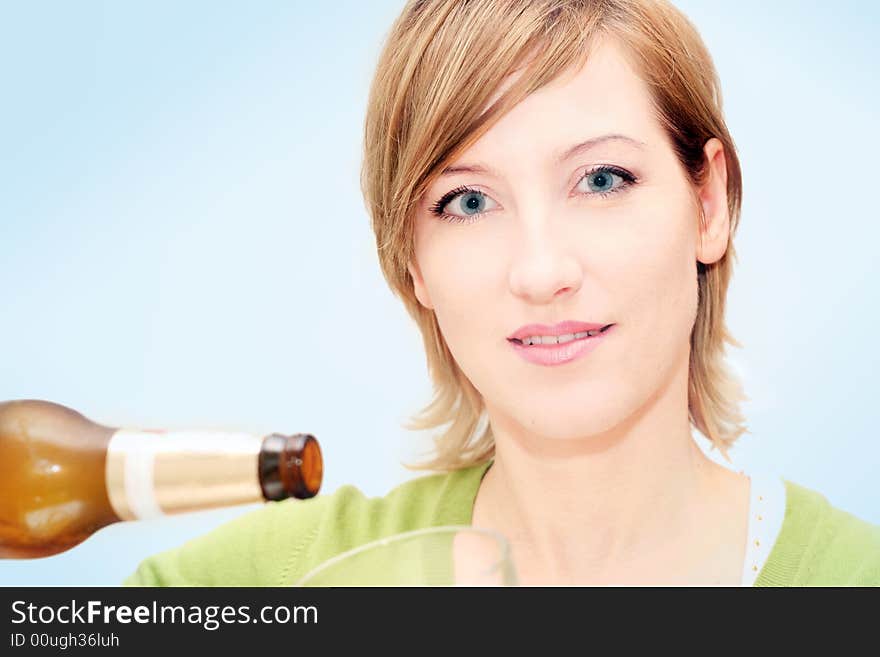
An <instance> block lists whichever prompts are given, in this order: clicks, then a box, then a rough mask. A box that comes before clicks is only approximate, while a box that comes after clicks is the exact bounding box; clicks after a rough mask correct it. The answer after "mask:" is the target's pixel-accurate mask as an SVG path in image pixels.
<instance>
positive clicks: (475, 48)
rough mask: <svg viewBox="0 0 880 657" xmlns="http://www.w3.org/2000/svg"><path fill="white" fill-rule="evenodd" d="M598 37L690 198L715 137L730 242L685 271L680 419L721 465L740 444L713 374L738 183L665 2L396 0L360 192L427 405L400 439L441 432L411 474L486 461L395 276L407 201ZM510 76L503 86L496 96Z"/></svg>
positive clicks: (479, 416) (406, 234)
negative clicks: (421, 370)
mask: <svg viewBox="0 0 880 657" xmlns="http://www.w3.org/2000/svg"><path fill="white" fill-rule="evenodd" d="M606 34H607V35H609V36H612V37H615V38H617V39H618V40H619V42H620V43H622V44H623V45H625V46H627V48H626V52H627V55H628V56H629V57H631V62H632V64H633V65H634V67H635V68H636V70H638V72H639V73H640V74H641V76H642V77H643V79H644V80H645V81H646V82H647V84H648V85H649V88H650V90H651V93H652V100H653V105H654V108H655V113H656V117H657V119H658V120H659V121H660V123H661V125H662V126H663V128H664V130H665V131H666V134H667V135H668V136H669V139H670V142H671V144H672V146H673V148H674V150H675V153H676V155H677V157H678V159H679V161H680V162H681V164H682V166H683V169H684V170H685V172H686V173H687V175H688V177H689V179H690V181H691V183H692V186H693V189H696V186H698V185H700V184H701V183H702V182H704V180H705V176H706V173H707V167H706V164H707V162H706V159H705V156H704V152H703V147H704V145H705V143H706V141H707V140H708V139H710V138H712V137H716V138H718V139H719V140H720V141H721V142H722V144H723V146H724V153H725V158H726V163H727V200H728V208H729V212H730V235H731V240H730V242H729V243H728V249H727V252H726V253H725V254H724V256H723V257H722V258H721V259H720V260H719V261H717V262H715V263H712V264H710V265H704V264H703V263H697V267H696V269H697V278H698V287H699V291H698V296H699V299H698V309H697V315H696V319H695V323H694V327H693V330H692V332H691V336H690V343H691V351H690V368H689V369H690V371H689V382H688V413H689V419H690V422H691V424H692V425H693V426H694V427H695V428H697V429H698V430H699V431H700V433H702V434H703V436H705V437H706V438H707V439H709V440H710V441H711V443H712V445H713V448H714V447H717V448H719V450H720V451H721V453H722V454H723V455H724V457H725V458H726V459H727V460H728V461H729V460H730V459H729V456H728V454H727V449H728V448H729V447H730V446H731V445H733V443H734V441H736V439H737V438H738V437H739V436H740V435H741V434H742V433H743V432H747V430H746V428H745V426H744V425H743V419H744V418H743V415H742V414H741V412H740V409H739V402H740V401H742V400H745V399H748V397H746V396H745V395H744V394H743V391H742V386H741V384H740V382H739V381H738V380H737V378H736V377H735V376H734V374H733V373H732V372H731V371H729V369H728V367H727V366H726V364H725V362H724V350H725V347H724V343H725V342H727V343H729V344H731V345H734V346H736V347H741V345H740V344H739V343H738V342H737V341H736V340H734V339H733V337H732V335H731V334H730V333H729V332H728V331H727V329H726V326H725V323H724V309H725V299H726V295H727V287H728V283H729V280H730V276H731V273H732V267H733V264H732V261H731V259H735V258H736V254H735V251H734V248H733V241H732V238H733V235H734V233H735V231H736V227H737V225H738V222H739V214H740V206H741V197H742V175H741V171H740V166H739V160H738V158H737V154H736V149H735V147H734V143H733V140H732V139H731V137H730V135H729V133H728V131H727V126H726V125H725V122H724V118H723V114H722V109H721V105H722V102H721V87H720V83H719V80H718V76H717V73H716V71H715V68H714V65H713V63H712V59H711V57H710V55H709V52H708V51H707V49H706V47H705V45H704V44H703V42H702V40H701V39H700V36H699V34H698V33H697V31H696V29H695V28H694V27H693V25H692V24H691V23H690V22H689V21H688V19H687V18H686V17H685V16H684V15H683V14H682V13H681V12H679V11H678V10H677V9H676V8H675V7H673V6H672V5H671V4H670V3H668V2H666V1H665V0H409V2H407V4H406V6H405V7H404V8H403V11H402V13H401V14H400V15H399V16H398V18H397V19H396V21H395V22H394V24H393V25H392V27H391V30H390V33H389V34H388V37H387V40H386V42H385V45H384V47H383V49H382V51H381V53H380V56H379V61H378V64H377V68H376V72H375V76H374V78H373V81H372V84H371V87H370V94H369V103H368V106H367V113H366V119H365V126H364V160H363V167H362V171H361V187H362V191H363V194H364V199H365V202H366V207H367V211H368V213H369V215H370V218H371V222H372V228H373V231H374V233H375V236H376V246H377V249H378V254H379V262H380V265H381V268H382V272H383V275H384V276H385V279H386V280H387V281H388V284H389V285H390V287H391V289H392V291H393V292H394V294H395V295H397V296H399V297H400V298H401V299H402V300H403V303H404V304H405V306H406V309H407V311H408V312H409V314H410V315H411V316H412V317H413V318H414V319H415V321H416V323H417V324H418V327H419V329H420V331H421V333H422V338H423V341H424V345H425V351H426V354H427V365H428V371H429V373H430V376H431V378H432V380H433V384H434V398H433V399H432V401H431V402H430V403H429V404H428V405H427V406H425V407H424V408H423V409H422V410H421V411H419V412H418V413H417V414H416V415H415V416H413V417H412V418H411V419H410V420H409V421H408V422H407V423H405V424H404V427H405V428H407V429H411V430H425V429H434V428H437V427H443V429H442V431H441V432H440V433H438V434H436V435H435V437H434V445H435V455H434V457H433V458H432V459H430V460H428V461H426V462H423V463H421V464H416V465H409V466H407V467H410V468H411V469H431V470H441V471H449V470H456V469H459V468H464V467H468V466H471V465H476V464H478V463H481V462H483V461H485V460H486V459H488V458H490V457H491V456H492V455H493V454H494V449H495V444H494V438H493V435H492V429H491V426H490V425H489V424H488V423H487V422H486V418H485V417H483V416H484V406H483V401H482V396H481V395H480V393H479V392H478V391H477V389H476V388H475V387H474V386H473V384H472V383H471V382H470V380H469V379H468V378H467V377H466V376H465V375H464V373H463V372H462V371H461V369H460V368H459V366H458V364H457V363H456V361H455V359H454V358H453V356H452V354H451V353H450V351H449V348H448V346H447V344H446V341H445V339H444V337H443V335H442V334H441V332H440V327H439V325H438V323H437V318H436V316H435V314H434V311H433V310H431V309H426V308H425V307H424V306H422V305H421V304H420V303H419V301H418V299H417V298H416V296H415V293H414V290H413V281H412V278H411V276H410V274H409V271H408V268H407V265H408V263H409V262H410V261H412V260H413V258H414V248H413V221H414V220H415V217H414V216H415V212H416V208H417V205H418V203H419V200H420V198H421V197H422V195H423V194H424V193H425V191H426V190H427V188H428V187H429V186H430V185H431V183H432V182H433V180H434V178H435V177H436V175H437V174H438V173H439V172H440V171H441V170H442V169H443V168H444V167H446V166H448V165H449V164H451V163H452V162H453V161H454V160H455V159H456V158H457V157H458V155H459V154H460V153H462V152H463V151H464V150H466V149H467V148H468V147H469V146H470V145H471V144H472V143H474V142H475V141H476V140H477V139H479V138H480V137H481V136H482V135H483V134H484V133H485V132H486V131H487V130H488V129H489V128H491V127H492V125H493V124H494V123H495V122H497V121H498V120H499V119H500V118H501V117H502V116H503V115H504V114H505V113H506V112H507V111H509V110H510V109H512V108H513V107H514V106H515V105H516V104H517V103H519V102H520V101H521V100H522V99H523V98H525V97H526V96H528V95H529V94H530V93H532V92H533V91H535V90H536V89H539V88H541V87H542V86H543V85H545V84H547V83H548V82H550V81H552V80H553V79H554V78H556V77H557V76H558V75H560V74H561V73H562V72H564V71H566V70H567V69H569V68H570V67H572V66H576V67H579V66H580V65H582V64H583V63H584V62H585V61H586V58H587V56H588V54H589V50H590V45H591V44H592V43H594V40H595V39H596V37H598V36H601V35H606ZM522 69H524V74H523V75H521V76H518V78H517V79H516V80H515V81H514V82H513V84H510V86H509V87H507V88H504V87H503V86H502V83H503V81H504V80H505V79H506V78H507V77H508V75H510V74H511V73H513V72H516V71H519V70H522ZM502 89H503V93H498V92H499V90H502ZM496 94H497V95H498V98H497V99H496V100H494V102H493V103H492V105H491V106H490V107H488V109H486V110H485V111H483V110H482V108H484V107H485V106H486V105H487V104H488V103H489V102H490V101H491V100H492V99H493V97H494V96H495V95H496ZM700 214H701V216H700V219H699V221H700V223H701V224H705V217H703V216H702V210H701V213H700ZM701 235H702V232H701Z"/></svg>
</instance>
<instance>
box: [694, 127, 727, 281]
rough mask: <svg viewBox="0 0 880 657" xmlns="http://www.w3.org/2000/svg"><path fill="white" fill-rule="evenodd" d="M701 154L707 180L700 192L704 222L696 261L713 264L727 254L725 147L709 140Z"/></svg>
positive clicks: (712, 139)
mask: <svg viewBox="0 0 880 657" xmlns="http://www.w3.org/2000/svg"><path fill="white" fill-rule="evenodd" d="M703 152H704V154H705V157H706V161H707V163H708V172H707V176H706V180H705V182H704V183H703V185H702V187H700V189H699V202H700V207H701V209H702V211H703V216H704V217H705V221H704V222H701V223H700V225H699V235H698V239H697V260H699V261H700V262H702V263H703V264H707V265H709V264H712V263H713V262H717V261H718V260H720V259H721V258H722V257H723V256H724V253H725V252H726V251H727V241H728V238H729V237H730V210H729V209H728V207H727V161H726V160H725V159H724V146H723V144H722V143H721V141H720V140H718V139H717V138H715V137H712V138H711V139H709V140H708V141H707V142H706V145H705V147H704V148H703Z"/></svg>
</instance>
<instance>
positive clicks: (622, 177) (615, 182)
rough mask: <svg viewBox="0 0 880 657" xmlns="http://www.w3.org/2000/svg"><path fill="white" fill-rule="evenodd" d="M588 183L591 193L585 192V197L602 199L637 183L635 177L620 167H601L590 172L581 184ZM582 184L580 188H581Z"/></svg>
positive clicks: (582, 179)
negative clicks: (595, 196)
mask: <svg viewBox="0 0 880 657" xmlns="http://www.w3.org/2000/svg"><path fill="white" fill-rule="evenodd" d="M585 180H586V181H587V187H588V188H589V190H590V191H589V192H583V195H584V196H594V195H598V196H601V197H605V196H608V195H609V194H615V193H617V192H619V191H620V190H622V189H625V188H627V187H629V186H630V185H631V184H633V183H635V182H636V178H635V176H633V175H632V174H631V173H630V172H629V171H626V170H624V169H621V168H619V167H612V166H600V167H596V168H595V169H593V170H592V171H588V172H587V173H585V174H584V177H583V178H581V180H580V182H583V181H585ZM580 182H579V183H578V186H580Z"/></svg>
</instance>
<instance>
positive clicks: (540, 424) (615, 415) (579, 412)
mask: <svg viewBox="0 0 880 657" xmlns="http://www.w3.org/2000/svg"><path fill="white" fill-rule="evenodd" d="M583 400H584V397H583V395H581V396H572V397H570V398H569V397H566V398H562V397H559V396H555V397H553V398H550V399H547V398H546V396H545V397H543V401H542V399H541V398H534V397H533V398H532V399H531V400H530V401H529V403H528V404H527V405H525V406H522V405H520V406H518V407H517V409H516V411H515V412H514V413H512V418H513V419H514V421H515V422H516V423H517V424H519V425H520V426H521V427H523V428H524V429H526V430H527V431H528V432H530V433H533V434H535V435H537V436H540V437H542V438H545V439H547V440H559V441H565V440H575V439H577V438H582V437H584V436H591V435H596V434H601V433H603V432H605V431H608V429H610V428H612V427H614V426H616V425H617V424H618V423H619V422H620V421H621V419H622V418H623V417H624V414H623V412H622V410H621V409H618V408H617V407H616V405H611V404H609V400H608V398H607V396H606V395H601V396H599V397H595V396H594V397H592V398H591V399H590V400H589V401H588V402H584V401H583Z"/></svg>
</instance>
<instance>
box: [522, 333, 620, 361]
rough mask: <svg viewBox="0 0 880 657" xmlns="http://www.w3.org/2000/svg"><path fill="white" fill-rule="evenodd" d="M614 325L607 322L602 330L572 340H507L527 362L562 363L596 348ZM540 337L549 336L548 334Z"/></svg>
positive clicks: (580, 356)
mask: <svg viewBox="0 0 880 657" xmlns="http://www.w3.org/2000/svg"><path fill="white" fill-rule="evenodd" d="M616 326H617V325H616V324H607V325H606V327H605V329H604V330H602V329H599V331H600V332H598V333H596V335H593V336H592V337H587V336H585V337H580V338H578V337H575V339H573V340H571V339H568V338H566V341H565V342H560V343H558V344H549V343H548V344H544V343H543V342H542V343H541V344H534V345H533V344H530V343H526V344H524V343H523V342H521V341H520V340H519V339H518V338H510V339H509V340H508V342H509V344H510V346H511V348H512V349H513V350H514V352H515V353H516V354H517V355H518V356H519V357H520V358H522V359H524V360H525V361H527V362H529V363H532V364H535V365H545V366H556V365H564V364H566V363H570V362H572V361H575V360H578V359H581V358H583V357H585V356H586V355H587V354H589V353H591V352H592V351H593V350H594V349H597V348H598V347H599V345H601V344H603V343H604V342H605V341H606V340H608V339H609V337H608V336H609V334H612V333H614V332H615V328H616ZM529 330H530V329H529ZM577 333H581V334H583V333H584V332H576V333H575V335H577ZM563 335H564V334H563ZM542 337H544V338H549V337H550V336H542ZM551 339H552V338H551ZM610 339H614V338H613V337H612V338H610Z"/></svg>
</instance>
